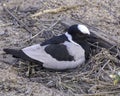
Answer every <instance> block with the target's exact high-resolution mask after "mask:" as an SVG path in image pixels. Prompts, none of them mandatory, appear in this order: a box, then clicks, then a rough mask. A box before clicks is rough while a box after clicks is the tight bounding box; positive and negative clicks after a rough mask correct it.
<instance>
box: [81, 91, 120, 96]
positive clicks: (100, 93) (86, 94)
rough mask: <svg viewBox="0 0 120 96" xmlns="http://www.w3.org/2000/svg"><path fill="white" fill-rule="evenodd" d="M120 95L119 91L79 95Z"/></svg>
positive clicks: (82, 95)
mask: <svg viewBox="0 0 120 96" xmlns="http://www.w3.org/2000/svg"><path fill="white" fill-rule="evenodd" d="M115 93H120V91H110V92H99V93H93V94H81V96H101V95H105V96H106V94H115Z"/></svg>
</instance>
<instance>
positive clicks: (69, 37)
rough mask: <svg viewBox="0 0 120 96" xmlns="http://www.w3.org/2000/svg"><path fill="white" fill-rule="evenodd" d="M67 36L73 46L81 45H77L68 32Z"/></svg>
mask: <svg viewBox="0 0 120 96" xmlns="http://www.w3.org/2000/svg"><path fill="white" fill-rule="evenodd" d="M65 36H66V37H67V38H68V40H69V41H70V42H71V43H73V44H75V45H79V44H77V43H76V42H74V41H73V40H72V36H71V35H70V34H69V33H68V32H66V33H65Z"/></svg>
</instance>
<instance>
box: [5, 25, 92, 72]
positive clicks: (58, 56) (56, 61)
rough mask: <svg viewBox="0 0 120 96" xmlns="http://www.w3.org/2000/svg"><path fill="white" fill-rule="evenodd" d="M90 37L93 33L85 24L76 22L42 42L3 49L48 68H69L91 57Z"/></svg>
mask: <svg viewBox="0 0 120 96" xmlns="http://www.w3.org/2000/svg"><path fill="white" fill-rule="evenodd" d="M90 37H91V38H92V35H91V34H90V31H89V29H88V28H87V27H86V26H85V25H83V24H74V25H71V26H70V27H69V28H68V29H67V31H66V32H64V34H61V35H58V36H53V37H52V38H51V39H49V40H45V41H44V42H42V43H40V44H34V45H31V46H28V47H25V48H22V49H19V50H18V49H9V48H4V49H3V51H4V52H5V53H6V54H11V55H12V56H13V57H15V58H21V59H23V60H26V61H29V62H33V63H36V64H39V65H41V66H42V67H43V68H46V69H52V70H67V69H73V68H76V67H78V66H80V65H81V64H83V63H85V61H86V60H87V59H88V58H89V54H90V46H89V44H88V42H87V39H88V38H90Z"/></svg>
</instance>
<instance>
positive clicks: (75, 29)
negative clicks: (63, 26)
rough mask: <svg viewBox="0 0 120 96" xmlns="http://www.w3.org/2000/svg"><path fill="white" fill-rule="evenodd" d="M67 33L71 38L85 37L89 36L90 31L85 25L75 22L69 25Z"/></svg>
mask: <svg viewBox="0 0 120 96" xmlns="http://www.w3.org/2000/svg"><path fill="white" fill-rule="evenodd" d="M68 34H70V35H71V36H72V37H73V39H74V38H77V39H83V40H84V39H86V38H89V37H90V31H89V29H88V28H87V27H86V26H85V25H81V24H75V25H72V26H70V27H69V29H68Z"/></svg>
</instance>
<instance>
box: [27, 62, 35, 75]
mask: <svg viewBox="0 0 120 96" xmlns="http://www.w3.org/2000/svg"><path fill="white" fill-rule="evenodd" d="M34 73H35V69H34V66H33V63H31V62H30V63H29V65H28V70H27V72H26V75H27V76H28V77H30V76H31V75H32V74H34Z"/></svg>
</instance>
